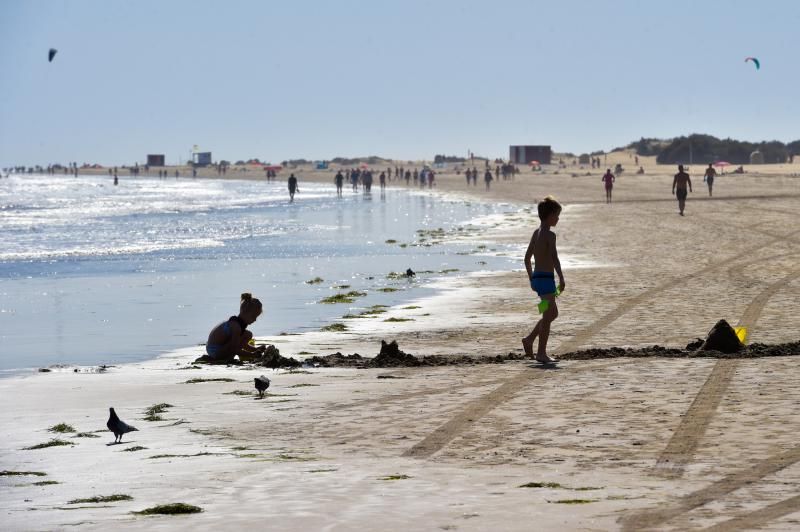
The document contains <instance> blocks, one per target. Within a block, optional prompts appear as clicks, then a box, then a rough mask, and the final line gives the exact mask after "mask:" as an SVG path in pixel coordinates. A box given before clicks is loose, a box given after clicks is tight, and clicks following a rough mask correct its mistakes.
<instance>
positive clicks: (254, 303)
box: [206, 293, 264, 363]
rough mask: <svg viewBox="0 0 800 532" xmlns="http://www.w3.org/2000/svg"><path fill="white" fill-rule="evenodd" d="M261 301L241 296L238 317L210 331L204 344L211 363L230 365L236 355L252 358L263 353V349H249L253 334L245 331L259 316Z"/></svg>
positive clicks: (246, 295)
mask: <svg viewBox="0 0 800 532" xmlns="http://www.w3.org/2000/svg"><path fill="white" fill-rule="evenodd" d="M261 310H262V308H261V301H259V300H258V299H255V298H254V297H253V296H252V295H251V294H248V293H244V294H242V297H241V301H240V303H239V315H238V316H231V317H230V318H228V320H227V321H224V322H222V323H220V324H219V325H217V326H216V327H214V328H213V329H211V332H210V333H209V334H208V341H207V342H206V353H208V358H209V359H210V360H211V361H212V362H217V363H230V362H233V358H234V357H235V356H236V355H240V358H241V355H245V356H253V355H255V354H260V353H263V352H264V347H263V346H261V347H258V348H255V349H254V348H252V347H250V340H252V338H253V333H251V332H250V331H248V330H247V326H248V325H252V324H253V323H255V322H256V320H257V319H258V317H259V316H260V315H261Z"/></svg>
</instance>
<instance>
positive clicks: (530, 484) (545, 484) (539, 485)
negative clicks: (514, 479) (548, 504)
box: [518, 482, 564, 489]
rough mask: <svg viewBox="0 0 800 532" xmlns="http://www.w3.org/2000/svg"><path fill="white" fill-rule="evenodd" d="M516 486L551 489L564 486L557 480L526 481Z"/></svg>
mask: <svg viewBox="0 0 800 532" xmlns="http://www.w3.org/2000/svg"><path fill="white" fill-rule="evenodd" d="M518 487H520V488H552V489H558V488H563V487H564V486H562V485H561V484H559V483H558V482H528V483H527V484H523V485H521V486H518Z"/></svg>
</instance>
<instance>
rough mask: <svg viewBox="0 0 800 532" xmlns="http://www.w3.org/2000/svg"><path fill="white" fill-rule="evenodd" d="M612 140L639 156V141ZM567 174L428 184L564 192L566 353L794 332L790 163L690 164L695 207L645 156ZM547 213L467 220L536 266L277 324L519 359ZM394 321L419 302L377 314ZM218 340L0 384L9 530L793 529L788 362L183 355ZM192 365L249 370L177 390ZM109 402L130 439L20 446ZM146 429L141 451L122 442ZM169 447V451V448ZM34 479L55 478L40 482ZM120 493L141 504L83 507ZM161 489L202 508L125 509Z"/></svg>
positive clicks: (322, 337)
mask: <svg viewBox="0 0 800 532" xmlns="http://www.w3.org/2000/svg"><path fill="white" fill-rule="evenodd" d="M617 156H618V157H621V158H623V159H622V160H623V161H624V162H623V164H624V165H625V166H626V167H628V166H630V167H631V168H632V167H633V161H630V163H628V162H627V161H626V160H625V159H624V158H627V155H626V154H620V155H617ZM611 162H613V161H612V159H611V157H610V158H609V163H611ZM795 167H798V168H800V165H795ZM699 169H700V167H699V166H698V167H695V169H693V170H695V171H699ZM570 170H571V169H567V171H566V172H567V173H566V174H565V171H564V170H562V171H561V172H560V173H559V174H558V175H552V174H551V175H546V176H534V175H533V174H531V173H529V172H527V171H526V173H524V174H523V175H522V176H518V177H517V178H516V180H515V181H514V182H513V183H512V182H503V181H500V182H494V183H493V184H492V185H493V188H492V191H491V192H490V193H488V194H487V193H485V191H483V190H482V188H483V187H482V183H479V186H478V187H477V189H476V190H469V191H465V190H464V189H465V187H464V185H463V177H462V176H456V175H447V174H445V175H443V176H440V177H439V179H438V181H439V184H438V186H437V192H436V193H458V194H467V195H469V196H471V197H478V198H482V199H486V200H490V201H516V202H520V203H521V205H522V206H523V207H524V206H525V203H522V202H532V201H533V200H534V199H535V198H541V197H543V196H544V195H546V194H554V195H556V196H557V197H558V198H559V199H560V200H562V201H563V202H564V203H565V204H566V206H567V208H566V210H565V212H564V213H563V214H562V216H561V222H560V224H559V226H558V227H557V228H556V232H557V234H558V243H559V247H560V250H561V252H562V253H563V254H565V255H570V256H571V257H573V258H574V260H575V261H576V264H575V266H574V267H567V268H565V274H566V280H567V289H566V291H565V293H564V294H563V295H562V297H560V298H559V300H558V305H559V310H560V316H559V319H558V320H557V321H556V322H555V323H554V325H553V333H552V335H551V347H552V349H551V352H552V353H554V354H555V355H558V354H560V353H566V352H569V351H576V350H580V349H589V348H610V347H633V348H636V347H644V346H649V345H653V344H658V345H661V346H664V347H667V348H682V347H684V346H685V345H686V344H687V343H688V342H689V341H691V340H693V339H695V338H697V337H702V336H704V335H705V334H706V332H707V331H708V330H709V329H710V328H711V327H712V326H713V325H714V323H715V322H716V321H717V320H718V319H726V320H727V321H729V322H730V323H731V324H732V325H734V326H745V327H747V328H748V331H749V342H763V343H781V342H796V341H797V340H800V318H798V315H800V314H799V313H798V310H800V309H799V308H798V307H799V306H800V305H798V303H797V301H798V296H799V295H800V267H799V266H798V264H800V262H798V258H800V218H798V216H797V214H796V213H797V211H798V206H800V187H798V185H800V180H798V178H796V177H789V174H791V173H792V171H791V170H792V169H791V168H789V169H787V168H783V169H776V168H772V167H767V168H765V169H764V170H765V172H763V173H759V174H745V175H743V176H740V175H725V176H722V177H719V178H718V179H717V181H716V183H715V187H714V194H715V195H714V198H713V199H708V192H707V189H706V188H705V185H704V184H703V183H702V178H695V183H694V190H695V192H694V193H693V194H690V195H689V200H688V206H687V210H686V216H685V217H680V216H678V214H677V204H676V202H675V201H674V197H672V196H670V186H671V182H672V179H671V175H672V173H674V170H673V169H672V168H671V167H670V168H667V167H655V166H652V165H648V166H646V170H647V172H648V173H647V174H646V175H645V176H633V175H623V176H622V177H620V178H619V179H618V181H617V185H616V187H615V189H614V198H615V200H616V201H615V203H613V204H612V205H610V206H609V205H606V204H605V203H604V192H603V189H602V184H601V182H600V174H601V173H599V172H598V171H597V170H595V171H594V174H593V175H592V176H579V177H572V176H571V172H570ZM589 171H590V170H589ZM584 172H585V171H584ZM781 172H783V174H784V175H781ZM769 174H774V175H769ZM330 176H331V177H332V174H330ZM304 177H305V178H306V179H312V178H314V179H316V178H318V179H320V180H322V179H323V178H325V179H327V178H328V174H325V173H319V175H317V176H316V178H315V177H314V173H313V172H309V173H308V175H307V176H304ZM301 182H302V181H301ZM373 193H375V192H373ZM536 224H537V221H536V219H535V215H534V213H533V212H527V213H526V212H524V211H521V212H519V213H515V214H509V215H508V216H506V217H505V218H504V219H502V220H498V223H497V225H496V226H494V227H492V228H491V229H490V230H489V231H488V232H486V233H484V234H482V235H480V236H475V237H470V238H474V239H475V246H476V249H478V246H481V245H485V246H486V248H485V249H483V248H481V249H482V251H483V252H490V251H489V249H490V248H491V245H492V243H496V242H514V243H519V254H520V270H518V271H513V272H486V273H483V274H472V275H469V276H463V277H455V278H452V279H447V280H443V281H442V283H443V287H444V288H445V290H444V291H443V293H442V294H441V295H439V296H435V297H433V298H428V299H423V300H420V301H417V302H415V303H414V304H413V305H408V306H418V307H420V308H416V309H403V308H397V309H390V310H389V312H387V313H386V314H381V315H379V316H376V317H374V318H367V319H358V320H350V321H352V322H354V323H352V324H350V323H348V324H349V325H352V326H351V328H350V330H349V331H347V332H342V333H322V332H315V333H307V334H304V335H296V336H281V337H275V338H260V339H259V340H260V341H267V342H270V343H275V345H277V346H278V347H279V348H280V350H281V354H283V355H285V356H303V354H309V353H311V354H319V355H326V354H331V353H333V352H336V351H339V352H342V353H344V354H349V353H356V352H357V353H359V354H361V355H364V356H367V355H369V356H373V355H375V354H377V352H378V349H379V346H380V340H381V339H386V340H391V339H394V340H397V341H398V343H399V345H400V347H401V349H402V350H403V351H405V352H408V353H411V354H414V355H418V356H419V355H434V354H436V355H465V354H466V355H483V356H495V355H507V354H508V353H510V352H511V353H519V352H521V345H520V343H519V339H520V338H521V337H522V336H524V335H525V334H527V332H528V330H529V329H530V328H531V327H532V325H533V323H534V321H535V319H536V314H535V312H536V311H535V302H536V300H535V299H534V298H533V296H532V294H531V292H530V289H529V287H528V285H527V280H526V278H525V274H524V271H523V270H522V262H521V257H522V253H523V252H524V247H525V245H526V244H527V240H528V238H529V236H530V232H531V231H532V230H533V229H534V228H535V226H536ZM389 317H395V318H399V319H410V320H413V321H400V322H396V321H392V322H387V321H384V320H385V319H388V318H389ZM201 349H202V348H199V347H198V348H192V349H187V350H186V351H184V352H180V353H176V354H174V355H172V356H170V357H165V358H161V359H158V360H156V361H152V362H148V363H144V364H137V365H130V366H124V367H118V368H110V369H108V370H107V371H105V372H104V373H89V372H79V373H73V372H71V371H54V372H51V373H43V374H38V375H33V376H27V377H17V378H12V379H4V380H2V381H0V393H2V394H3V397H7V398H9V397H10V398H13V406H10V407H9V408H6V409H4V411H3V412H2V413H0V425H1V426H2V427H3V428H4V432H5V434H6V438H5V439H4V441H3V442H2V444H0V469H3V470H17V471H40V472H44V473H47V476H43V477H30V476H28V477H26V476H14V477H9V476H3V477H0V511H2V513H3V521H4V523H7V525H6V526H7V527H9V528H11V529H14V530H17V529H23V530H25V529H53V528H65V527H66V526H67V525H73V524H80V527H78V528H85V529H107V528H108V527H109V526H114V527H117V528H121V529H152V528H153V527H158V526H160V527H164V528H166V527H169V528H171V529H172V528H177V529H183V528H185V529H189V528H196V527H211V526H217V527H228V528H230V527H237V528H242V527H245V526H254V525H256V526H258V525H262V526H263V525H265V524H268V526H269V527H270V528H274V529H280V530H309V529H323V528H324V529H330V530H354V529H359V530H364V529H374V528H375V527H376V526H377V525H376V524H379V527H380V528H381V529H383V530H401V529H408V528H409V527H411V528H413V529H419V530H485V529H487V528H490V527H493V528H498V529H502V530H530V529H531V523H535V524H536V528H537V529H542V530H617V529H625V530H640V529H646V528H653V529H662V530H701V529H706V528H710V527H713V528H712V529H714V530H742V529H750V528H754V527H762V528H763V529H766V530H792V529H796V528H797V527H798V526H800V498H798V497H797V492H798V487H799V486H800V465H798V462H800V447H798V445H797V443H796V434H797V428H798V426H800V414H798V412H797V408H796V405H797V401H798V399H800V396H799V395H798V393H800V392H798V390H797V389H796V388H797V387H796V382H797V370H796V367H795V366H796V364H797V361H798V359H797V358H796V356H777V357H769V358H759V359H733V360H731V359H713V358H688V359H687V358H666V357H646V358H628V357H622V358H603V359H592V360H566V361H562V362H561V363H560V364H559V366H558V368H557V369H544V368H541V367H539V366H537V365H535V364H532V363H529V362H522V361H510V362H506V363H503V364H489V365H476V366H446V367H423V368H398V369H338V368H333V369H329V368H311V369H305V370H300V371H298V372H286V371H276V372H272V371H271V370H263V369H255V370H254V369H248V368H227V367H203V368H201V369H182V368H187V367H190V366H189V362H191V360H193V359H194V358H195V357H196V356H197V355H199V354H200V352H201ZM797 354H800V353H794V355H797ZM261 373H264V374H266V375H267V376H268V377H269V378H270V379H272V382H273V385H272V387H271V388H270V390H269V392H271V393H272V394H275V395H270V396H268V397H267V398H265V399H264V400H258V399H256V397H255V396H254V395H244V393H245V391H254V389H253V385H252V382H253V381H252V379H253V377H255V376H257V375H259V374H261ZM198 377H202V378H229V379H234V382H221V381H212V382H199V383H195V384H185V381H186V380H188V379H192V378H198ZM378 377H394V378H378ZM234 392H239V393H241V395H240V394H239V393H234ZM156 403H169V404H172V405H174V407H172V408H169V409H168V410H167V412H165V413H164V414H162V416H163V417H164V420H163V421H152V422H150V421H144V420H143V419H142V418H143V417H144V414H143V411H144V410H145V409H146V408H147V407H148V406H150V405H153V404H156ZM109 406H114V407H116V410H117V412H118V413H119V415H120V417H121V418H122V419H123V420H126V421H128V422H130V423H132V424H134V425H136V426H137V427H138V428H139V429H140V430H139V432H134V433H132V434H129V435H126V436H125V437H124V439H123V441H125V442H126V444H124V445H116V446H106V444H107V443H109V442H111V441H112V439H113V437H112V436H111V435H110V434H109V433H107V432H101V433H98V435H99V436H100V438H71V435H70V434H64V435H59V436H57V437H59V438H60V439H63V440H65V441H69V442H73V443H76V445H74V446H62V447H52V448H46V449H40V450H22V448H24V447H28V446H31V445H34V444H37V443H41V442H44V441H47V440H49V439H50V438H51V437H55V435H53V434H50V433H48V432H46V429H47V427H50V426H52V425H55V424H56V423H59V422H65V423H69V424H71V425H73V426H74V427H75V428H76V429H77V430H79V431H87V432H88V431H95V430H101V429H104V425H105V420H106V417H107V408H108V407H109ZM128 442H130V443H128ZM134 445H139V446H143V447H146V448H147V449H143V450H139V451H134V452H121V451H122V449H125V448H130V447H132V446H134ZM198 453H210V454H199V455H198ZM158 455H173V456H167V457H162V458H151V457H153V456H158ZM195 455H196V456H195ZM42 480H45V481H46V480H53V481H57V482H60V483H59V484H52V485H41V486H35V485H33V483H34V482H36V481H42ZM523 485H529V486H531V487H520V486H523ZM114 493H122V494H128V495H131V496H132V497H133V500H131V501H123V502H115V503H108V504H75V505H69V504H67V502H68V501H70V500H72V499H75V498H80V497H91V496H95V495H110V494H114ZM168 502H186V503H190V504H195V505H198V506H200V507H202V508H203V509H204V512H203V513H201V514H196V515H192V516H185V517H175V516H168V517H143V516H137V515H134V514H131V513H129V512H131V511H134V510H141V509H143V508H146V507H149V506H152V505H154V504H159V503H168ZM75 507H78V508H79V509H73V508H75ZM64 508H68V509H64ZM70 528H72V527H70Z"/></svg>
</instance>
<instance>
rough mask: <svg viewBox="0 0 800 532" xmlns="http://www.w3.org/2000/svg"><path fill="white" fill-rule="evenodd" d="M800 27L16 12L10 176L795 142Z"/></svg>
mask: <svg viewBox="0 0 800 532" xmlns="http://www.w3.org/2000/svg"><path fill="white" fill-rule="evenodd" d="M798 28H800V2H797V1H795V0H786V1H778V0H774V1H765V2H754V1H752V0H750V1H747V2H745V1H736V0H727V1H722V0H705V1H684V0H672V1H670V2H642V1H603V0H586V1H577V0H572V1H570V0H562V1H559V2H553V1H531V0H528V1H514V0H493V1H491V2H490V1H472V0H439V1H437V0H428V1H421V0H399V1H394V0H384V1H376V0H364V1H349V0H338V1H335V2H334V1H323V0H318V1H303V0H292V1H286V0H284V1H255V0H253V1H236V0H226V1H225V2H221V1H220V2H211V1H204V0H192V1H184V0H170V1H161V0H158V1H150V0H138V1H136V2H130V1H118V0H102V1H94V0H81V1H79V0H72V1H64V0H61V1H57V0H54V1H38V0H2V1H0V43H2V44H1V45H0V167H2V166H8V165H11V164H18V165H33V164H42V165H46V164H49V163H55V162H60V163H67V162H72V161H75V162H78V163H79V164H82V163H84V162H88V163H95V162H97V163H100V164H104V165H107V164H120V165H121V164H132V163H133V162H143V161H144V160H145V157H146V154H148V153H163V154H165V155H166V158H167V162H168V163H169V164H174V163H178V162H179V161H180V160H184V161H185V160H186V159H187V158H189V157H190V154H191V150H192V147H193V146H194V145H197V146H198V147H199V148H200V149H201V150H204V151H206V150H207V151H211V152H212V153H213V157H214V160H215V161H216V160H220V159H226V160H230V161H235V160H238V159H248V158H252V157H257V158H259V159H261V160H263V161H269V162H273V163H276V162H280V161H282V160H285V159H292V158H307V159H326V158H332V157H335V156H348V157H349V156H366V155H379V156H384V157H390V158H397V159H432V158H433V156H434V155H435V154H438V153H444V154H448V155H466V154H467V152H468V151H470V150H471V151H472V152H474V153H476V154H477V155H486V156H491V157H508V146H509V145H511V144H549V145H552V146H553V148H554V149H555V150H557V151H571V152H574V153H581V152H588V151H595V150H610V149H612V148H614V147H617V146H622V145H626V144H627V143H629V142H631V141H634V140H638V139H639V138H640V137H659V138H667V137H673V136H679V135H687V134H691V133H708V134H712V135H715V136H719V137H732V138H737V139H740V140H749V141H760V140H773V139H776V140H781V141H784V142H787V141H792V140H796V139H800V98H798V94H800V92H798V91H800V62H799V61H798V57H800V31H799V30H798ZM51 47H53V48H57V49H58V55H57V56H56V58H55V60H54V61H53V62H52V63H48V61H47V52H48V50H49V48H51ZM747 56H755V57H758V58H759V59H760V60H761V70H760V71H756V69H755V67H754V66H753V64H752V63H745V62H744V58H745V57H747Z"/></svg>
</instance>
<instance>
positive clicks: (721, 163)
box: [714, 161, 731, 168]
mask: <svg viewBox="0 0 800 532" xmlns="http://www.w3.org/2000/svg"><path fill="white" fill-rule="evenodd" d="M730 165H731V163H729V162H728V161H717V162H715V163H714V166H716V167H717V168H724V167H726V166H730Z"/></svg>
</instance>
